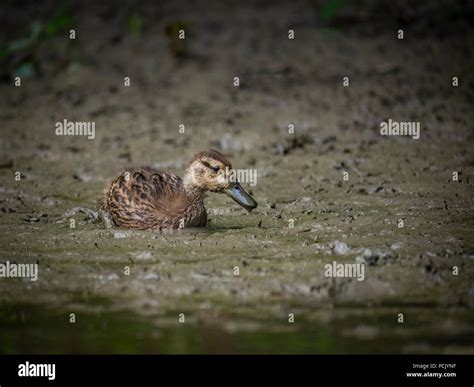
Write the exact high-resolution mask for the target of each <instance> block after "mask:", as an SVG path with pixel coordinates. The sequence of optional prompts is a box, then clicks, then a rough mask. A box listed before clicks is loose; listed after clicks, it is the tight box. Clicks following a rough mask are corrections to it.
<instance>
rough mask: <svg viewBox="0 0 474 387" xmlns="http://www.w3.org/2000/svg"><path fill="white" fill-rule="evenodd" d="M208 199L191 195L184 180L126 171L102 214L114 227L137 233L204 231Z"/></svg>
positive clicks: (106, 198) (107, 194) (138, 170)
mask: <svg viewBox="0 0 474 387" xmlns="http://www.w3.org/2000/svg"><path fill="white" fill-rule="evenodd" d="M203 199H204V195H199V194H196V195H187V194H186V192H185V191H184V188H183V181H182V179H181V178H180V177H179V176H177V175H175V174H172V173H168V172H162V171H158V170H156V169H153V168H150V167H147V166H145V167H140V168H128V169H125V170H123V171H122V173H121V174H120V175H118V176H117V177H116V178H115V179H114V180H113V181H112V182H111V183H110V184H109V186H108V188H107V189H106V190H105V191H104V195H103V197H102V202H101V210H102V211H103V212H104V213H105V214H106V215H105V217H107V216H108V217H110V219H109V220H111V221H112V222H113V224H112V225H114V226H118V227H123V228H134V229H149V228H156V229H162V228H164V229H176V228H183V227H201V226H205V225H206V222H207V212H206V208H205V207H204V200H203Z"/></svg>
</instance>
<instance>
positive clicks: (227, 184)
mask: <svg viewBox="0 0 474 387" xmlns="http://www.w3.org/2000/svg"><path fill="white" fill-rule="evenodd" d="M231 170H232V164H231V163H230V161H229V160H228V159H227V158H226V157H225V156H224V155H223V154H222V153H220V152H218V151H216V150H207V151H202V152H199V153H197V154H195V155H194V157H193V158H192V160H191V161H190V163H189V166H188V168H187V169H186V173H185V175H184V178H183V183H184V189H185V190H186V191H187V192H189V193H197V194H204V193H205V192H206V191H210V192H215V193H225V194H226V195H228V196H230V197H231V198H232V199H234V200H235V201H236V202H237V203H239V204H240V205H241V206H242V207H244V208H245V209H246V210H248V211H252V210H253V209H254V208H256V207H257V202H256V201H255V199H254V198H252V196H250V195H249V193H248V192H247V191H246V190H245V189H243V188H242V186H241V185H240V183H239V182H238V181H231V180H232V179H231V178H230V175H231V173H230V172H231Z"/></svg>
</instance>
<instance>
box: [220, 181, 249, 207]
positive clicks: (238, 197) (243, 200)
mask: <svg viewBox="0 0 474 387" xmlns="http://www.w3.org/2000/svg"><path fill="white" fill-rule="evenodd" d="M224 192H225V193H226V194H227V195H228V196H230V197H231V198H232V199H234V200H235V201H236V202H237V203H239V204H240V205H241V206H242V207H244V208H245V209H246V210H247V211H249V212H250V211H252V210H253V209H254V208H256V207H257V202H256V201H255V199H254V198H253V197H252V196H250V195H249V193H248V192H247V191H246V190H244V189H243V188H242V186H241V185H240V184H239V183H231V185H230V186H229V188H227V189H225V190H224Z"/></svg>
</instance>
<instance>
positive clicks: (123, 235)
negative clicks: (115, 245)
mask: <svg viewBox="0 0 474 387" xmlns="http://www.w3.org/2000/svg"><path fill="white" fill-rule="evenodd" d="M130 235H132V233H131V232H127V231H116V232H114V238H115V239H124V238H128V237H130Z"/></svg>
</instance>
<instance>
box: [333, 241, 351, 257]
mask: <svg viewBox="0 0 474 387" xmlns="http://www.w3.org/2000/svg"><path fill="white" fill-rule="evenodd" d="M333 250H334V252H335V253H336V254H339V255H345V254H347V253H348V252H349V251H350V247H349V246H347V245H346V244H345V243H344V242H340V241H335V242H334V247H333Z"/></svg>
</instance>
